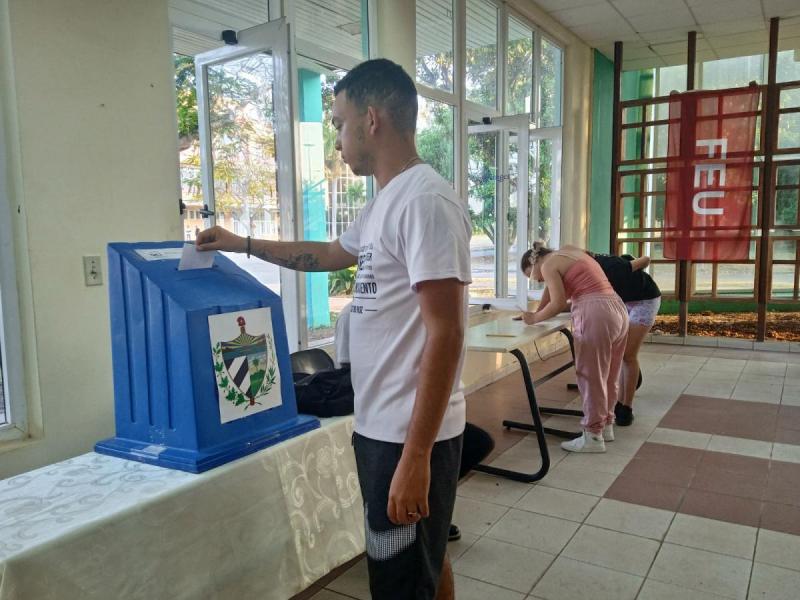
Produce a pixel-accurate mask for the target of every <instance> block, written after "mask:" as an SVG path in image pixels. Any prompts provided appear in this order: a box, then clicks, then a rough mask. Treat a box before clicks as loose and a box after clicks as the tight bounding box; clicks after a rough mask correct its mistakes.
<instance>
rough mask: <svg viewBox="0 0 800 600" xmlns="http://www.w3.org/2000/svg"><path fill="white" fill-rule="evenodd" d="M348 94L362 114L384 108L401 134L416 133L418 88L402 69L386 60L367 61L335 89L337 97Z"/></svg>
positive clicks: (344, 78)
mask: <svg viewBox="0 0 800 600" xmlns="http://www.w3.org/2000/svg"><path fill="white" fill-rule="evenodd" d="M339 92H347V99H348V100H349V101H350V102H352V103H353V104H355V105H356V107H357V108H358V110H359V111H360V112H361V113H363V112H365V111H366V110H367V106H374V107H376V108H384V109H386V111H387V112H388V113H389V115H390V117H391V119H392V124H393V125H394V127H395V129H397V130H398V131H404V132H413V131H415V130H416V127H417V88H416V87H414V82H413V81H412V80H411V77H409V76H408V73H406V72H405V71H404V70H403V67H401V66H400V65H398V64H396V63H393V62H392V61H390V60H388V59H386V58H376V59H373V60H367V61H364V62H362V63H361V64H359V65H357V66H356V67H355V68H354V69H353V70H352V71H350V72H349V73H348V74H347V75H345V76H344V77H343V78H342V79H341V80H339V82H338V83H337V84H336V87H334V88H333V94H334V95H335V96H336V95H338V94H339Z"/></svg>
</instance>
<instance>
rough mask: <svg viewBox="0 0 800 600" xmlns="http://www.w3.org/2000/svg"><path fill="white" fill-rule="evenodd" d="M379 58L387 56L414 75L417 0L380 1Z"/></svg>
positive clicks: (378, 5) (377, 8)
mask: <svg viewBox="0 0 800 600" xmlns="http://www.w3.org/2000/svg"><path fill="white" fill-rule="evenodd" d="M375 4H376V5H377V7H376V12H377V23H378V56H377V57H378V58H388V59H389V60H393V61H394V62H396V63H397V64H399V65H401V66H402V67H403V68H404V69H405V70H406V72H407V73H408V74H409V75H411V77H412V78H413V77H414V73H415V71H416V68H415V64H416V54H417V52H416V50H417V43H416V40H417V30H416V16H417V3H416V1H415V0H377V2H376V3H375Z"/></svg>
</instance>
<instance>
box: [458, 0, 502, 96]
mask: <svg viewBox="0 0 800 600" xmlns="http://www.w3.org/2000/svg"><path fill="white" fill-rule="evenodd" d="M466 62H467V74H466V94H467V100H470V101H472V102H477V103H478V104H482V105H483V106H488V107H490V108H496V107H497V7H496V6H495V5H494V4H492V3H491V2H487V1H486V0H467V55H466Z"/></svg>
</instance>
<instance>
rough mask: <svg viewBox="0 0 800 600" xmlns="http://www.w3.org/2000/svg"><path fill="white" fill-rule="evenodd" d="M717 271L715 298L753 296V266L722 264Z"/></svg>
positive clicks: (754, 272)
mask: <svg viewBox="0 0 800 600" xmlns="http://www.w3.org/2000/svg"><path fill="white" fill-rule="evenodd" d="M717 269H718V270H717V296H722V297H730V296H737V297H738V296H749V297H752V296H753V293H754V290H755V276H756V269H755V265H737V264H728V263H722V264H720V265H719V266H718V268H717Z"/></svg>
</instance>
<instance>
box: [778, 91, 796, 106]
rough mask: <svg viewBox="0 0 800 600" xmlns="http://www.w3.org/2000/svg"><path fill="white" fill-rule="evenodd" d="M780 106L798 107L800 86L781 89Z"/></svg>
mask: <svg viewBox="0 0 800 600" xmlns="http://www.w3.org/2000/svg"><path fill="white" fill-rule="evenodd" d="M780 92H781V99H780V108H797V107H798V106H800V87H795V88H787V89H785V90H781V91H780Z"/></svg>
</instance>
